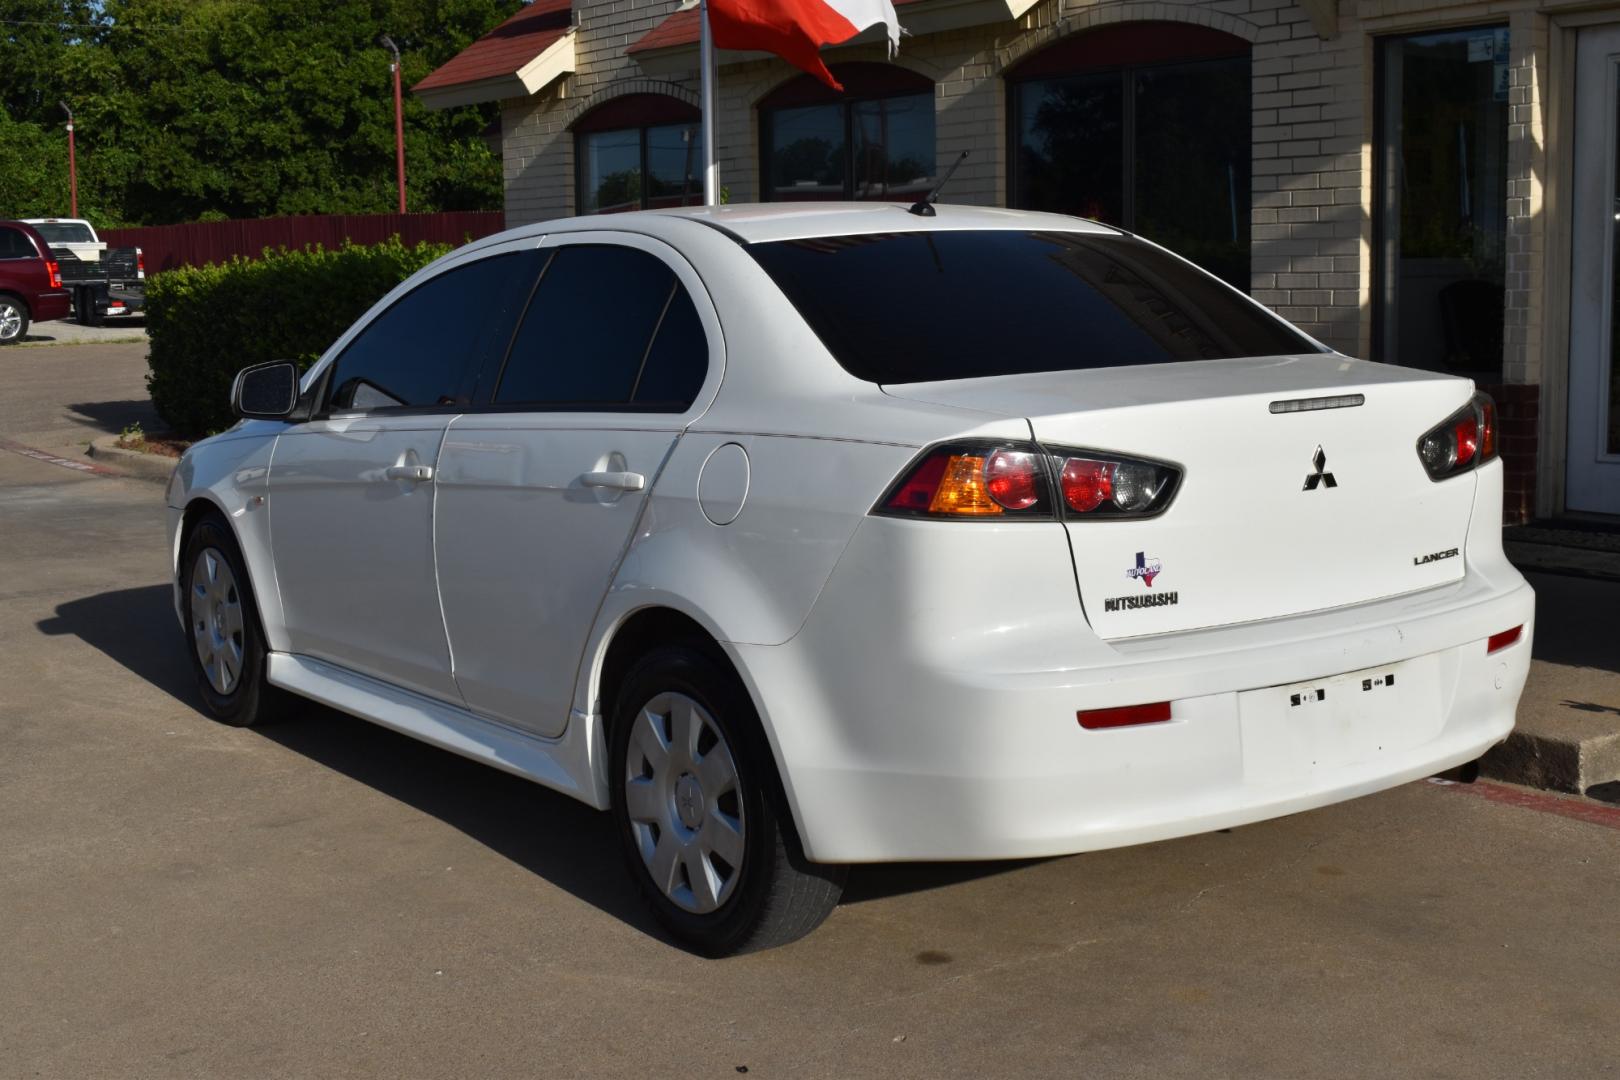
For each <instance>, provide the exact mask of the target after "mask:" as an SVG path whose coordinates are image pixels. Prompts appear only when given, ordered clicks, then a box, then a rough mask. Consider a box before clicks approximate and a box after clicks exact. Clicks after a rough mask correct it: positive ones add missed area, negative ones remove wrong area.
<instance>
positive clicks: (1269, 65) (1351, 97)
mask: <svg viewBox="0 0 1620 1080" xmlns="http://www.w3.org/2000/svg"><path fill="white" fill-rule="evenodd" d="M1538 2H1539V0H1496V2H1491V3H1471V4H1459V3H1456V2H1455V0H1341V2H1340V5H1339V12H1338V26H1337V32H1336V33H1335V34H1333V35H1332V36H1331V37H1330V38H1329V39H1327V40H1324V39H1323V38H1322V37H1320V36H1319V35H1318V33H1317V30H1316V28H1315V26H1314V25H1313V24H1312V22H1311V20H1310V17H1309V16H1308V14H1307V12H1306V10H1305V9H1304V8H1302V7H1300V6H1299V5H1298V4H1297V3H1294V2H1292V0H1151V2H1140V0H1126V2H1121V0H1043V2H1042V3H1040V4H1038V5H1037V6H1036V7H1035V8H1034V9H1032V10H1031V11H1030V12H1029V13H1028V14H1027V15H1026V16H1025V17H1024V18H1023V19H1021V20H1020V21H1018V22H1017V23H1012V22H1008V23H1004V24H1000V25H997V26H990V27H980V28H975V29H971V30H960V31H953V32H948V33H941V34H928V35H921V36H917V37H908V38H905V39H903V41H902V43H901V49H900V55H899V57H898V58H897V61H896V62H898V63H900V64H901V65H903V66H905V67H908V68H911V69H912V70H915V71H918V72H920V73H922V74H924V75H926V76H927V77H929V78H930V79H932V80H933V81H934V83H935V88H936V114H935V115H936V128H935V130H936V147H937V154H938V162H939V167H940V168H944V167H946V166H948V165H949V163H950V162H951V161H953V160H954V159H955V158H956V156H957V155H958V154H960V152H961V151H962V150H964V149H965V150H969V151H971V156H970V157H969V159H968V161H967V162H966V163H965V164H964V165H963V166H962V168H961V169H960V170H959V171H958V172H957V174H956V176H955V178H954V179H953V180H952V182H951V186H950V188H949V190H948V193H947V197H948V198H949V199H950V200H952V201H958V202H967V203H981V204H991V205H1005V204H1006V202H1007V199H1008V180H1007V162H1006V146H1007V115H1006V92H1005V87H1006V83H1005V81H1004V79H1003V78H1002V77H1001V76H1002V75H1003V74H1004V73H1005V72H1006V71H1007V70H1008V69H1009V68H1011V67H1012V66H1013V65H1015V64H1017V63H1018V62H1019V61H1020V60H1022V59H1023V58H1025V57H1027V56H1029V55H1030V54H1032V53H1033V52H1035V51H1037V50H1039V49H1040V48H1042V47H1044V46H1046V45H1049V44H1052V43H1053V42H1056V41H1058V40H1060V39H1061V38H1063V37H1065V36H1067V35H1069V34H1073V33H1078V32H1081V31H1083V30H1086V29H1089V28H1093V27H1098V26H1103V25H1108V24H1113V23H1120V22H1127V21H1135V20H1150V19H1167V20H1176V21H1183V22H1191V23H1195V24H1198V25H1201V26H1207V27H1211V28H1213V29H1217V30H1222V31H1225V32H1226V33H1230V34H1234V35H1236V36H1238V37H1241V38H1243V39H1245V40H1247V41H1249V42H1250V43H1251V47H1252V59H1253V68H1252V78H1253V84H1252V86H1253V95H1252V101H1251V107H1252V113H1251V119H1252V124H1253V128H1252V130H1253V203H1252V209H1251V215H1252V217H1251V230H1252V234H1251V239H1252V246H1251V264H1250V270H1251V289H1252V292H1253V295H1254V296H1255V297H1256V298H1257V299H1259V300H1260V301H1262V302H1263V303H1266V304H1269V305H1270V306H1272V307H1273V308H1274V309H1276V310H1277V311H1278V312H1279V313H1281V314H1282V315H1284V316H1286V317H1287V318H1289V319H1292V320H1293V321H1295V322H1297V323H1299V324H1300V325H1301V326H1302V327H1304V328H1305V329H1306V330H1307V331H1308V332H1309V333H1311V334H1313V335H1315V336H1316V337H1318V338H1320V339H1321V340H1322V341H1324V342H1326V343H1327V344H1329V345H1331V346H1333V347H1335V348H1338V349H1341V350H1343V351H1345V352H1348V353H1352V354H1356V355H1363V356H1365V355H1368V353H1369V350H1370V345H1371V310H1372V287H1373V272H1372V271H1373V263H1374V252H1373V249H1372V241H1373V221H1372V214H1373V205H1374V200H1373V195H1374V177H1373V175H1372V164H1373V147H1372V139H1373V132H1374V123H1373V116H1372V105H1373V53H1374V42H1375V39H1376V36H1377V35H1381V34H1391V33H1409V32H1420V31H1423V30H1428V29H1437V28H1443V27H1454V26H1465V25H1469V24H1471V23H1484V22H1500V21H1502V20H1504V19H1506V20H1509V21H1510V25H1511V29H1512V31H1513V42H1514V44H1513V59H1512V69H1511V78H1512V86H1511V90H1510V95H1511V97H1510V106H1511V124H1512V126H1511V129H1510V132H1509V146H1510V151H1509V169H1510V172H1509V206H1508V213H1509V235H1508V252H1507V283H1508V291H1507V309H1508V314H1507V358H1506V367H1507V376H1508V380H1509V381H1535V380H1537V379H1539V377H1540V363H1541V357H1540V346H1539V341H1540V337H1541V324H1542V312H1541V295H1542V291H1543V289H1542V275H1543V270H1544V266H1543V258H1542V256H1543V251H1544V242H1543V234H1544V232H1545V226H1544V223H1543V221H1542V214H1541V206H1542V192H1541V181H1540V179H1539V177H1541V176H1542V175H1544V174H1545V160H1544V155H1545V150H1544V138H1543V136H1544V132H1545V125H1546V118H1545V103H1544V99H1543V89H1542V88H1543V87H1544V86H1545V85H1546V78H1547V75H1546V57H1547V33H1548V31H1547V26H1546V22H1547V20H1546V17H1545V16H1544V15H1541V14H1538V13H1537V8H1536V5H1537V3H1538ZM674 8H675V0H650V2H649V0H581V2H580V4H579V5H578V7H577V10H578V11H580V12H581V22H580V27H579V29H578V31H577V34H578V38H577V41H576V48H577V54H578V60H579V63H578V70H577V71H576V73H575V74H573V75H571V76H569V77H567V78H565V79H563V80H561V81H560V82H559V83H558V84H556V85H554V86H552V87H551V88H548V89H547V90H545V91H543V92H542V93H541V94H539V95H536V96H535V97H534V98H532V99H529V100H525V101H513V102H507V103H506V105H505V107H504V109H503V113H502V129H503V133H504V143H503V153H504V161H505V170H506V182H507V218H508V222H509V223H510V224H513V225H516V224H521V223H524V222H529V221H537V220H543V219H545V218H550V217H557V216H562V215H566V214H570V213H573V212H574V201H575V194H574V155H573V140H572V137H571V136H570V135H569V133H568V130H567V129H568V125H569V124H571V123H572V122H573V121H574V120H575V119H577V118H578V117H579V116H580V115H581V114H582V113H584V112H585V111H586V110H588V109H590V108H592V107H594V106H595V105H597V104H600V103H602V102H604V101H607V100H611V98H612V97H614V96H617V95H619V94H623V93H636V92H654V93H668V94H674V95H676V96H679V97H682V98H684V99H685V100H688V101H691V102H693V103H695V102H696V100H697V97H696V94H697V84H696V71H695V70H694V71H691V72H688V73H684V74H682V75H678V76H675V77H660V78H649V77H648V76H647V75H646V74H645V73H644V72H643V71H642V69H641V68H640V67H639V66H638V65H637V64H636V63H635V62H634V61H633V60H630V59H628V58H627V57H626V56H625V55H624V50H625V48H626V47H627V46H628V45H630V44H631V43H633V42H634V41H635V40H636V39H637V38H639V37H640V36H641V35H642V34H644V33H645V32H646V31H647V30H649V29H651V28H652V27H653V26H654V25H655V24H656V23H657V22H658V21H659V20H661V19H662V18H663V17H664V16H665V15H666V14H668V13H669V12H671V11H672V10H674ZM884 58H885V50H884V49H883V48H882V46H857V47H852V48H846V49H839V50H834V51H833V52H832V53H831V54H830V55H829V60H830V61H832V62H834V63H836V62H839V61H844V60H882V59H884ZM694 64H695V53H694ZM796 75H797V72H796V70H795V69H793V68H790V67H789V66H788V65H786V64H784V63H781V62H779V61H774V60H773V61H760V62H751V63H744V64H727V65H725V66H724V67H723V68H722V71H721V88H720V111H721V117H720V123H719V130H718V138H719V145H720V149H721V183H722V185H723V186H724V187H725V188H726V189H727V190H728V194H729V197H730V199H731V201H733V202H745V201H752V200H754V199H757V198H758V171H759V164H758V163H759V144H758V127H759V125H758V119H757V113H756V109H755V105H756V104H757V103H758V101H759V100H760V99H761V98H762V97H764V96H765V95H766V94H768V93H769V92H770V91H771V90H772V89H774V88H775V87H776V86H778V85H780V84H781V83H782V82H783V81H785V80H787V79H791V78H793V77H795V76H796Z"/></svg>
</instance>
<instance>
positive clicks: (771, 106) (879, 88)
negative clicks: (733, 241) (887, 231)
mask: <svg viewBox="0 0 1620 1080" xmlns="http://www.w3.org/2000/svg"><path fill="white" fill-rule="evenodd" d="M830 70H831V71H832V73H833V77H834V78H836V79H837V80H838V81H839V82H841V83H842V84H843V85H844V91H843V93H839V92H838V91H836V90H833V89H832V88H831V87H829V86H827V85H826V84H825V83H823V82H822V81H821V80H819V79H817V78H815V77H814V76H811V75H800V76H798V77H796V78H793V79H789V80H788V81H787V82H785V83H783V84H782V85H780V86H778V87H777V88H776V89H775V90H773V91H771V92H770V93H769V94H767V95H766V96H765V97H763V98H761V99H760V101H759V103H758V104H757V105H756V106H755V114H756V116H757V117H758V120H759V198H760V201H761V202H786V201H791V200H787V199H778V198H776V197H775V185H774V184H772V182H771V151H772V146H771V135H772V128H773V117H774V114H775V113H777V112H778V111H779V110H782V109H792V108H802V107H805V106H815V105H837V106H839V109H840V119H841V121H842V125H841V127H842V132H843V140H844V169H843V173H844V175H843V178H842V179H843V191H842V193H841V196H840V197H841V198H843V199H845V200H850V201H854V200H860V199H862V198H863V197H862V196H860V195H857V194H856V191H855V172H856V157H857V155H856V154H855V153H854V152H853V148H854V147H855V145H856V135H857V133H858V129H857V122H856V115H855V114H856V110H857V109H858V108H859V107H860V106H863V105H869V104H872V103H873V102H879V101H892V100H895V99H898V98H909V97H923V96H925V95H926V96H927V98H928V102H929V105H930V107H932V105H933V103H934V99H935V94H936V88H935V83H934V81H933V80H932V79H930V78H929V77H928V76H926V75H922V74H920V73H918V72H915V71H912V70H911V69H909V68H904V67H901V66H900V65H898V64H882V63H872V62H862V61H856V62H851V63H845V64H834V65H832V67H831V68H830ZM929 120H930V122H931V124H930V126H931V127H932V128H933V131H932V133H931V134H932V138H931V139H930V140H929V142H930V144H931V145H932V147H933V160H931V161H929V162H928V166H929V175H928V179H929V181H930V182H932V180H933V179H934V178H935V177H937V175H938V173H939V166H938V159H939V130H938V126H937V118H936V117H935V116H934V115H933V113H932V111H931V112H930V115H929ZM899 197H903V196H897V195H895V194H894V193H893V192H892V191H890V190H889V189H888V188H887V186H886V185H885V189H884V191H883V192H881V193H879V194H873V195H867V196H865V197H864V199H865V200H867V201H883V200H888V199H894V198H899Z"/></svg>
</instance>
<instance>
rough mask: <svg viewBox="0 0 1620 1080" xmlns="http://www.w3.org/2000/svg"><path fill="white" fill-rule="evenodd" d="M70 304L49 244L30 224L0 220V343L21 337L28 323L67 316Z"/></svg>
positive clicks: (59, 268)
mask: <svg viewBox="0 0 1620 1080" xmlns="http://www.w3.org/2000/svg"><path fill="white" fill-rule="evenodd" d="M71 306H72V294H71V293H69V292H68V290H67V289H65V288H63V287H62V269H61V267H59V266H58V265H57V264H56V261H55V260H54V259H52V258H51V249H50V246H49V245H48V244H46V243H45V241H44V239H43V238H41V237H40V235H39V233H37V232H35V231H34V227H33V226H32V225H25V224H23V223H22V222H20V221H0V345H13V344H16V343H17V342H19V341H21V340H22V339H23V336H24V335H25V334H27V333H28V324H29V323H36V322H45V321H47V320H49V319H65V318H67V315H68V310H69V308H70V307H71Z"/></svg>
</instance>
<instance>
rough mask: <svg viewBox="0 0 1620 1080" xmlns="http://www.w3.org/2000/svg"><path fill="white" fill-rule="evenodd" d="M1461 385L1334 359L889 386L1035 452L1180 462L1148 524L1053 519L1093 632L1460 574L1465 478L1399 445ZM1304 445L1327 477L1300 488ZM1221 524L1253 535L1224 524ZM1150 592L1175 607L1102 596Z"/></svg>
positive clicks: (1346, 600) (1405, 587) (1261, 610)
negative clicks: (1064, 535) (1141, 568)
mask: <svg viewBox="0 0 1620 1080" xmlns="http://www.w3.org/2000/svg"><path fill="white" fill-rule="evenodd" d="M1471 390H1472V387H1471V386H1470V385H1469V384H1468V383H1467V382H1466V381H1464V380H1461V379H1455V378H1451V377H1448V376H1444V375H1435V374H1432V373H1429V372H1422V371H1413V370H1412V369H1409V368H1397V367H1391V366H1389V365H1385V364H1373V363H1368V362H1366V361H1362V360H1352V359H1350V358H1348V357H1340V356H1294V357H1267V358H1260V359H1252V360H1250V359H1240V360H1199V361H1193V362H1188V363H1181V364H1155V365H1146V366H1142V367H1134V368H1124V369H1115V370H1111V371H1107V372H1089V371H1085V372H1054V373H1049V374H1038V375H1015V376H1011V377H1007V378H999V379H979V380H963V381H961V382H956V383H951V384H946V385H938V384H914V385H908V386H899V387H890V388H888V392H889V393H891V394H896V395H899V396H904V397H907V398H918V399H921V400H924V401H932V402H937V403H943V404H950V403H953V402H958V401H960V402H964V403H965V402H972V403H973V404H974V406H975V407H977V408H979V409H983V410H986V411H993V412H999V413H1003V414H1005V415H1008V416H1016V417H1029V418H1030V423H1031V425H1032V427H1033V429H1034V433H1035V438H1036V439H1037V441H1039V442H1041V443H1042V444H1044V445H1047V446H1070V447H1082V448H1085V449H1092V450H1104V451H1107V450H1114V451H1119V452H1124V453H1129V454H1133V455H1139V456H1142V457H1146V458H1155V459H1159V460H1163V461H1167V462H1171V463H1174V464H1176V465H1179V466H1180V467H1181V468H1182V469H1183V470H1184V472H1185V475H1186V479H1184V481H1183V483H1182V489H1181V490H1180V491H1179V492H1178V493H1177V495H1176V498H1175V500H1174V501H1173V502H1172V503H1171V504H1170V507H1169V509H1168V510H1166V511H1165V513H1164V514H1163V515H1161V516H1158V517H1153V518H1148V519H1145V520H1123V521H1098V522H1090V521H1085V520H1078V519H1077V520H1071V521H1070V522H1069V525H1068V529H1069V538H1070V541H1071V543H1072V544H1073V545H1074V557H1075V569H1076V573H1077V577H1078V580H1079V584H1080V593H1081V596H1082V598H1083V600H1084V602H1085V607H1086V615H1087V617H1088V618H1089V619H1090V622H1091V626H1092V628H1093V629H1094V630H1095V631H1096V632H1097V633H1098V634H1099V635H1100V636H1102V637H1103V638H1106V639H1112V638H1118V637H1134V636H1139V635H1143V634H1162V633H1171V632H1175V631H1179V630H1191V629H1197V628H1199V627H1204V626H1212V625H1221V624H1229V623H1239V622H1252V621H1254V620H1257V619H1269V618H1276V617H1278V616H1283V615H1292V614H1298V613H1300V612H1305V611H1321V610H1325V609H1328V608H1334V607H1341V606H1344V605H1346V604H1358V603H1363V602H1365V601H1368V600H1374V599H1378V598H1379V597H1383V596H1390V595H1394V594H1398V593H1403V592H1411V591H1413V590H1415V589H1424V588H1428V587H1430V586H1433V585H1439V584H1443V583H1445V582H1448V581H1456V580H1457V579H1459V578H1461V577H1462V576H1463V560H1462V558H1461V557H1460V556H1459V554H1458V551H1459V548H1460V546H1461V544H1462V541H1463V537H1464V533H1465V531H1466V529H1467V524H1468V519H1469V513H1470V510H1471V507H1472V503H1473V496H1474V481H1473V479H1472V477H1470V476H1466V475H1465V476H1459V477H1454V478H1450V479H1448V480H1446V481H1444V482H1441V483H1435V482H1432V481H1430V480H1429V478H1428V476H1427V475H1426V474H1425V473H1424V471H1423V466H1422V464H1421V463H1420V462H1419V460H1418V457H1417V454H1416V453H1415V451H1414V448H1415V447H1416V446H1417V442H1418V439H1419V438H1421V437H1422V436H1423V434H1424V433H1425V432H1427V431H1428V430H1429V429H1430V428H1432V427H1434V426H1435V424H1436V423H1437V422H1438V420H1439V419H1440V418H1443V417H1445V416H1447V415H1449V414H1450V413H1452V412H1454V411H1455V410H1457V409H1459V408H1461V407H1462V406H1463V404H1464V403H1466V402H1467V400H1468V398H1469V394H1470V393H1471ZM1354 394H1361V395H1362V396H1363V397H1364V398H1365V399H1366V401H1365V404H1362V405H1359V406H1355V407H1348V408H1335V409H1325V410H1318V411H1311V412H1294V413H1283V414H1273V413H1271V412H1270V411H1269V405H1270V403H1271V402H1274V401H1290V400H1299V399H1310V398H1318V397H1332V396H1341V395H1354ZM1319 447H1320V448H1324V453H1325V461H1326V465H1327V471H1328V472H1329V473H1331V474H1332V475H1333V476H1334V477H1335V480H1334V485H1335V486H1333V487H1331V488H1329V487H1327V486H1325V485H1322V484H1318V486H1317V487H1315V488H1314V489H1311V490H1310V491H1308V492H1307V491H1303V490H1302V489H1303V488H1304V484H1305V482H1306V481H1307V480H1308V478H1309V477H1310V476H1311V475H1313V471H1314V466H1313V459H1314V454H1315V451H1316V450H1317V449H1318V448H1319ZM1234 520H1241V521H1246V522H1250V523H1252V527H1250V528H1232V527H1231V523H1232V522H1233V521H1234ZM1447 551H1450V552H1452V555H1451V556H1449V557H1447V558H1441V559H1435V560H1433V561H1429V562H1422V561H1421V560H1422V558H1423V557H1424V556H1429V555H1433V554H1436V553H1444V552H1447ZM1138 552H1141V553H1142V554H1143V557H1144V559H1145V560H1146V561H1147V562H1148V563H1149V565H1158V566H1159V567H1160V570H1159V572H1158V574H1157V575H1156V576H1155V577H1154V578H1153V579H1152V582H1151V584H1150V585H1146V586H1144V584H1143V583H1142V582H1141V581H1140V580H1139V579H1138V578H1136V577H1132V576H1130V572H1131V571H1132V570H1133V569H1135V560H1134V557H1135V555H1136V553H1138ZM1164 594H1174V596H1175V598H1176V601H1177V602H1176V603H1175V604H1174V605H1168V604H1167V605H1164V606H1159V607H1138V608H1125V607H1120V608H1117V609H1110V607H1109V606H1108V605H1107V604H1106V601H1107V600H1111V599H1116V598H1118V599H1125V600H1128V599H1129V598H1132V597H1142V598H1148V597H1159V596H1162V595H1164Z"/></svg>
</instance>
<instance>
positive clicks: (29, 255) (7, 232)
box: [0, 225, 39, 259]
mask: <svg viewBox="0 0 1620 1080" xmlns="http://www.w3.org/2000/svg"><path fill="white" fill-rule="evenodd" d="M37 258H39V254H38V253H37V252H35V251H34V244H33V241H31V240H29V239H28V236H27V235H26V234H25V233H24V232H23V231H22V230H21V229H11V228H7V227H6V226H4V225H0V259H37Z"/></svg>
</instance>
